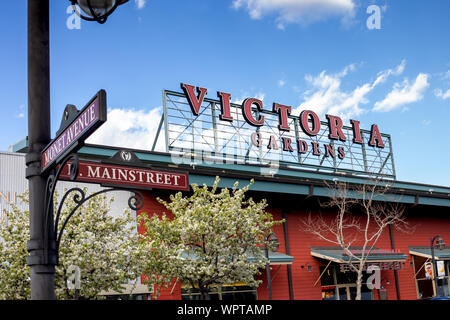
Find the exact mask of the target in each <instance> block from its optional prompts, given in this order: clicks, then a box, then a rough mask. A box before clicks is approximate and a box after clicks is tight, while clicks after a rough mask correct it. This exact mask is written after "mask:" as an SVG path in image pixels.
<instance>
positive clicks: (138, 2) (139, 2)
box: [134, 0, 147, 9]
mask: <svg viewBox="0 0 450 320" xmlns="http://www.w3.org/2000/svg"><path fill="white" fill-rule="evenodd" d="M146 2H147V0H134V3H136V6H137V8H138V9H143V8H144V7H145V3H146Z"/></svg>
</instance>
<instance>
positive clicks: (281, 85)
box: [278, 79, 286, 88]
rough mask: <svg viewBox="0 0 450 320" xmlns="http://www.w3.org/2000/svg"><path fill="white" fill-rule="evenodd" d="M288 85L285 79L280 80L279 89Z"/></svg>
mask: <svg viewBox="0 0 450 320" xmlns="http://www.w3.org/2000/svg"><path fill="white" fill-rule="evenodd" d="M285 84H286V81H284V80H283V79H280V80H278V87H280V88H281V87H284V85H285Z"/></svg>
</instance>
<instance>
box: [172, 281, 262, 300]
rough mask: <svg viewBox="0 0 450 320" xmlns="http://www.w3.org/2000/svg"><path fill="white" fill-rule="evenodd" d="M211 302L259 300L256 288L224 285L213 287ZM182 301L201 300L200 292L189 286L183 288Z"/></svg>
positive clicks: (210, 293) (210, 294)
mask: <svg viewBox="0 0 450 320" xmlns="http://www.w3.org/2000/svg"><path fill="white" fill-rule="evenodd" d="M209 297H210V299H211V300H222V301H236V300H239V301H255V300H256V299H257V294H256V288H253V287H249V286H246V285H241V284H235V285H224V286H217V287H212V288H211V289H210V292H209ZM181 299H182V300H201V299H202V297H201V294H200V290H199V289H197V288H192V287H191V286H189V285H182V286H181Z"/></svg>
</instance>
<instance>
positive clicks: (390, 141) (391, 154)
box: [389, 136, 397, 179]
mask: <svg viewBox="0 0 450 320" xmlns="http://www.w3.org/2000/svg"><path fill="white" fill-rule="evenodd" d="M389 152H390V156H391V163H392V175H393V176H394V179H397V175H396V174H395V165H394V150H392V140H391V136H389Z"/></svg>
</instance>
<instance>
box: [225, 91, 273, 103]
mask: <svg viewBox="0 0 450 320" xmlns="http://www.w3.org/2000/svg"><path fill="white" fill-rule="evenodd" d="M265 96H266V95H265V93H263V92H258V93H256V94H253V95H251V94H247V92H245V93H244V94H243V95H241V96H239V97H238V98H234V99H233V100H232V101H231V102H232V103H235V104H242V102H244V100H245V99H247V98H256V99H258V100H261V101H264V97H265Z"/></svg>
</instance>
